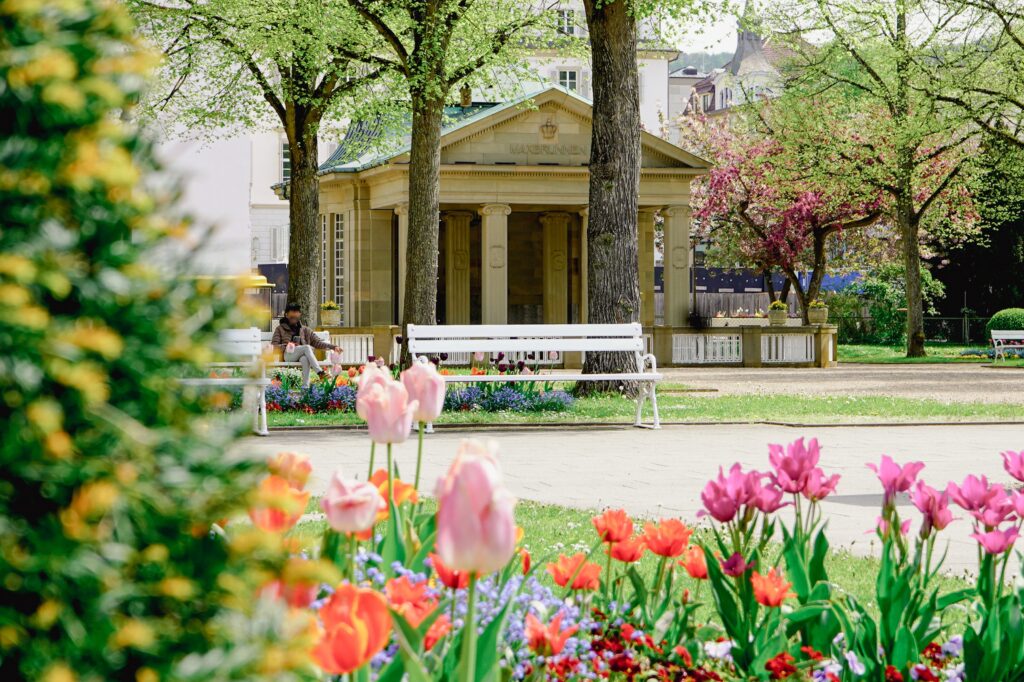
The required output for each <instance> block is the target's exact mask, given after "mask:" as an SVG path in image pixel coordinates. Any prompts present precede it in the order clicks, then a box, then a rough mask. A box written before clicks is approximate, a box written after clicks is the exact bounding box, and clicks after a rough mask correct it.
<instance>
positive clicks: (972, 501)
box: [946, 474, 1003, 511]
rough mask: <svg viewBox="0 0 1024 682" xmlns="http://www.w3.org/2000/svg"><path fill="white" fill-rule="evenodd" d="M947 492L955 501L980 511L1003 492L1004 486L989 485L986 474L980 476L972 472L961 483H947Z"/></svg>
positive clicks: (968, 508)
mask: <svg viewBox="0 0 1024 682" xmlns="http://www.w3.org/2000/svg"><path fill="white" fill-rule="evenodd" d="M946 492H947V493H949V496H950V498H951V499H952V500H953V501H954V502H956V503H957V504H958V505H960V506H961V507H963V508H964V509H966V510H967V511H978V510H979V509H981V508H983V507H985V506H986V505H987V504H988V503H989V501H990V500H992V499H993V498H995V497H997V496H998V495H999V493H1000V492H1003V488H1002V486H998V485H989V482H988V479H987V478H985V477H984V476H982V477H980V478H979V477H977V476H975V475H973V474H971V475H970V476H968V477H967V478H965V479H964V482H963V484H961V485H957V484H956V483H950V484H949V485H947V486H946Z"/></svg>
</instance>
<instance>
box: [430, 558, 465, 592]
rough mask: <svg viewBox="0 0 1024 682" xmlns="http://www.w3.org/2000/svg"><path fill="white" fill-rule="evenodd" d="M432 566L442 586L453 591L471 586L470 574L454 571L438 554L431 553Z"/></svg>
mask: <svg viewBox="0 0 1024 682" xmlns="http://www.w3.org/2000/svg"><path fill="white" fill-rule="evenodd" d="M430 566H431V568H433V569H434V575H436V576H437V579H438V580H439V581H441V584H442V585H444V586H445V587H447V588H448V589H451V590H461V589H463V588H465V587H467V586H468V585H469V574H468V573H466V572H465V571H453V570H452V569H451V568H449V567H448V566H447V565H446V564H445V563H444V562H443V561H442V560H441V557H439V556H438V555H437V554H434V553H433V552H431V553H430Z"/></svg>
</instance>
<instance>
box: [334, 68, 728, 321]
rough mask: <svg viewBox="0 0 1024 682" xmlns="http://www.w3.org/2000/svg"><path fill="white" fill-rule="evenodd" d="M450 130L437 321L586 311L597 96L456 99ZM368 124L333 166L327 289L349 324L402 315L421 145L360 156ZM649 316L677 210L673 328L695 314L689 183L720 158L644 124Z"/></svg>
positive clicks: (547, 93)
mask: <svg viewBox="0 0 1024 682" xmlns="http://www.w3.org/2000/svg"><path fill="white" fill-rule="evenodd" d="M448 116H449V124H448V125H447V126H446V127H445V129H444V130H443V135H442V138H441V144H442V149H441V164H442V165H441V225H440V259H439V277H438V321H439V322H440V323H445V324H466V323H469V324H479V323H485V324H487V323H489V324H501V323H509V324H518V323H539V322H543V323H559V322H586V321H587V302H586V295H585V293H586V290H587V240H586V224H587V202H588V188H589V177H588V176H589V171H588V169H587V163H588V160H589V155H590V127H591V106H590V103H589V102H588V101H587V100H585V99H582V98H581V97H579V96H577V95H575V94H573V93H572V92H568V91H566V90H563V89H561V88H558V87H551V88H549V89H547V90H544V91H541V92H539V93H536V94H533V95H531V96H529V97H527V98H524V99H523V100H520V101H514V102H508V103H502V104H473V105H471V106H468V107H452V108H451V109H450V110H449V112H448ZM368 135H372V131H370V130H368V129H367V128H366V127H359V126H357V127H355V129H354V130H353V132H352V133H351V134H350V136H349V138H347V139H346V140H345V141H344V142H343V143H342V144H341V146H340V147H339V148H338V150H337V151H336V152H335V153H334V154H333V155H332V156H331V158H330V159H328V160H327V161H326V162H325V163H324V165H323V166H322V167H321V170H320V209H321V211H322V216H321V220H322V225H323V228H324V246H325V249H324V254H325V259H324V272H325V278H324V288H323V296H324V299H334V300H337V301H338V302H339V303H340V304H341V306H342V309H343V314H342V320H343V325H344V326H347V327H366V326H372V325H389V324H398V323H400V322H401V320H402V297H401V295H400V292H402V291H404V283H405V255H406V235H407V231H408V213H407V207H408V185H409V182H408V172H409V148H408V145H407V144H406V145H405V146H404V147H399V148H397V149H395V150H393V151H391V152H389V153H386V154H375V153H370V154H364V155H362V156H359V157H358V158H355V157H356V153H357V152H355V151H354V150H356V149H357V148H358V147H359V146H361V145H362V146H363V148H364V149H365V148H366V147H365V146H364V145H365V142H366V139H365V138H366V137H367V136H368ZM642 145H643V164H642V165H643V170H642V173H641V179H640V200H639V205H640V210H639V216H638V220H639V239H640V281H641V291H642V310H641V321H642V322H643V324H644V326H645V327H647V326H650V327H653V325H654V322H655V311H654V233H655V215H656V214H657V213H659V212H660V215H661V216H662V218H663V220H664V266H665V270H664V273H665V276H664V293H665V296H664V305H665V308H664V324H665V325H666V326H669V327H680V326H683V325H685V324H686V322H687V316H688V314H689V266H690V262H689V254H690V245H689V233H690V208H689V203H690V182H691V180H693V178H694V177H696V176H698V175H701V174H703V173H705V172H706V169H707V167H708V164H707V162H705V161H703V160H702V159H699V158H697V157H695V156H693V155H692V154H689V153H687V152H685V151H683V150H682V149H680V148H679V147H676V146H674V145H672V144H670V143H668V142H666V141H665V140H662V139H661V138H658V137H656V136H654V135H651V134H648V133H643V136H642Z"/></svg>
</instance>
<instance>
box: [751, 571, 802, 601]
mask: <svg viewBox="0 0 1024 682" xmlns="http://www.w3.org/2000/svg"><path fill="white" fill-rule="evenodd" d="M750 584H751V585H752V586H753V588H754V599H756V600H757V603H758V604H761V605H763V606H769V607H775V606H779V605H781V604H782V602H784V601H785V600H786V597H791V596H793V593H792V592H790V591H789V588H790V586H791V585H792V584H793V583H787V582H786V580H785V578H783V576H782V575H781V574H780V573H777V572H776V571H775V569H774V568H773V569H771V570H769V571H768V573H766V574H765V575H761V574H760V573H758V572H757V571H754V572H753V573H752V574H751V576H750Z"/></svg>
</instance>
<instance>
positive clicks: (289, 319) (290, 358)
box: [271, 303, 341, 386]
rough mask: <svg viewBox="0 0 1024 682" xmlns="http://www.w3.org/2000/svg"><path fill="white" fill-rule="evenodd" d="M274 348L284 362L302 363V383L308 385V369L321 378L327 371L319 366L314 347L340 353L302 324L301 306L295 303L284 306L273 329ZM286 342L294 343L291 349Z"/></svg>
mask: <svg viewBox="0 0 1024 682" xmlns="http://www.w3.org/2000/svg"><path fill="white" fill-rule="evenodd" d="M271 343H272V344H273V345H274V348H277V349H278V350H280V351H281V353H282V357H283V358H284V361H285V362H298V363H301V364H302V385H303V386H308V385H309V371H310V370H313V371H314V372H316V373H317V377H318V378H320V379H323V378H324V377H326V376H327V372H326V371H324V370H323V369H321V368H320V363H319V362H317V360H316V355H315V354H314V353H313V349H314V348H319V349H321V350H333V351H335V352H338V353H340V352H341V349H340V348H338V347H337V346H332V345H331V344H329V343H324V342H323V341H321V340H320V337H318V336H317V335H316V334H314V333H313V330H312V329H310V328H309V327H307V326H305V325H304V324H302V308H300V307H299V305H298V304H297V303H289V304H288V305H287V306H285V309H284V317H282V318H281V321H280V323H279V324H278V325H277V329H275V330H274V338H273V339H272V340H271ZM288 344H295V345H294V346H292V348H291V350H289V349H288Z"/></svg>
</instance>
